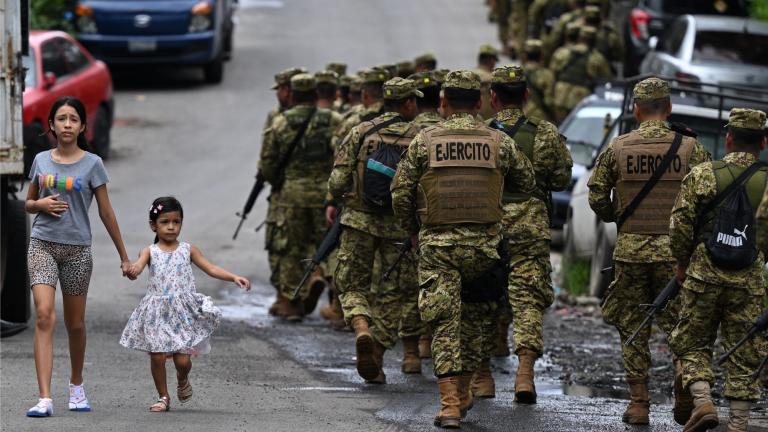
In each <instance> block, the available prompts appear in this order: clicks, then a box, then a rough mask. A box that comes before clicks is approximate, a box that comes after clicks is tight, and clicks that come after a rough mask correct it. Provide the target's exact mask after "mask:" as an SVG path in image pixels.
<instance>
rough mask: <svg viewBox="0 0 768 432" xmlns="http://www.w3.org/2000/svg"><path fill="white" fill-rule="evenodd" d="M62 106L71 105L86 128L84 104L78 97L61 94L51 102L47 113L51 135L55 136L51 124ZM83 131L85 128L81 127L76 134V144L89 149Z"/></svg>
mask: <svg viewBox="0 0 768 432" xmlns="http://www.w3.org/2000/svg"><path fill="white" fill-rule="evenodd" d="M63 106H71V107H72V108H74V109H75V111H77V115H78V116H79V117H80V123H82V124H83V125H84V126H85V127H86V128H87V127H88V126H87V125H88V117H87V116H86V114H85V105H83V103H82V102H81V101H80V99H78V98H75V97H72V96H62V97H60V98H59V99H57V100H56V102H54V103H53V106H51V112H49V113H48V128H49V132H50V133H51V134H52V135H53V137H54V138H57V137H56V131H55V130H53V124H54V121H55V119H56V112H57V111H58V110H59V108H61V107H63ZM85 131H86V129H83V131H82V132H80V134H78V135H77V146H78V147H80V149H82V150H85V151H91V147H90V146H89V145H88V140H87V139H85ZM57 139H58V138H57Z"/></svg>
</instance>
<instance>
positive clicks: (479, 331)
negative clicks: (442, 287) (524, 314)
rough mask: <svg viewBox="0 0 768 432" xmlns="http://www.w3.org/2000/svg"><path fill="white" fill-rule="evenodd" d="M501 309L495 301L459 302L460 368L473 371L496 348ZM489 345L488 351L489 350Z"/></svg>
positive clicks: (464, 370)
mask: <svg viewBox="0 0 768 432" xmlns="http://www.w3.org/2000/svg"><path fill="white" fill-rule="evenodd" d="M500 314H501V309H500V308H499V307H498V304H497V303H496V302H483V303H462V304H461V343H462V345H461V349H462V350H461V370H462V372H473V371H475V370H477V368H478V366H480V362H482V361H483V360H488V359H489V358H490V355H491V354H492V353H493V352H494V350H495V349H496V339H497V338H496V337H494V336H495V335H496V333H497V332H498V329H499V326H498V322H499V321H498V319H499V315H500ZM489 347H490V351H489Z"/></svg>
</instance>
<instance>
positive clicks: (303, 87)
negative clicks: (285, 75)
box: [291, 73, 317, 91]
mask: <svg viewBox="0 0 768 432" xmlns="http://www.w3.org/2000/svg"><path fill="white" fill-rule="evenodd" d="M316 88H317V82H316V81H315V77H314V76H312V75H310V74H308V73H300V74H297V75H294V76H292V77H291V90H293V91H310V90H314V89H316Z"/></svg>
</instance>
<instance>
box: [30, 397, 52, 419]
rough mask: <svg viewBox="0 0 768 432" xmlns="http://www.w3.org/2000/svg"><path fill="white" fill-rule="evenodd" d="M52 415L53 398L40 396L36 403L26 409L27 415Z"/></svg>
mask: <svg viewBox="0 0 768 432" xmlns="http://www.w3.org/2000/svg"><path fill="white" fill-rule="evenodd" d="M52 415H53V400H52V399H51V398H40V400H39V401H37V405H35V406H33V407H32V408H30V409H29V410H28V411H27V417H50V416H52Z"/></svg>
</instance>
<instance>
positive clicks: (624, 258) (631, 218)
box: [588, 78, 709, 424]
mask: <svg viewBox="0 0 768 432" xmlns="http://www.w3.org/2000/svg"><path fill="white" fill-rule="evenodd" d="M632 94H633V96H634V113H635V118H636V119H637V121H638V122H639V124H640V125H639V127H638V128H637V129H636V130H634V131H632V132H630V133H628V134H624V135H621V136H618V137H616V138H614V139H613V140H612V141H611V143H610V144H609V145H608V147H607V148H606V149H605V150H604V151H603V152H602V153H601V154H600V156H599V157H598V158H597V164H596V166H595V169H594V171H593V172H592V177H591V178H590V179H589V183H588V186H589V205H590V207H592V210H594V212H595V213H596V214H597V216H598V217H599V218H600V219H602V220H603V221H605V222H617V225H618V238H617V239H616V248H615V250H614V252H613V261H614V275H615V276H614V280H613V282H612V283H611V285H610V286H609V287H608V291H607V292H606V296H605V301H604V302H603V319H604V320H605V322H606V323H607V324H611V325H614V326H615V327H616V329H617V330H618V331H619V336H620V337H621V342H622V346H621V349H622V357H623V361H624V370H625V372H626V377H627V383H628V384H629V392H630V396H631V400H630V403H629V406H628V407H627V409H626V411H625V412H624V415H623V417H622V420H623V421H624V422H625V423H629V424H648V411H649V406H650V399H649V397H648V388H647V384H648V369H650V366H651V352H650V350H649V348H648V339H649V338H650V335H651V328H650V327H645V328H644V329H643V330H642V331H640V333H639V334H638V336H637V338H636V339H635V340H634V343H633V344H630V345H629V346H627V345H625V343H624V342H625V341H626V340H627V339H628V338H629V337H630V335H631V334H632V332H633V331H635V329H636V328H637V327H639V325H640V323H641V322H642V321H643V319H644V315H645V314H644V312H643V310H642V309H641V305H643V304H650V303H652V302H653V300H654V299H655V298H656V296H657V295H658V294H659V293H660V292H661V290H663V289H664V287H665V286H666V284H667V282H668V281H669V279H670V278H671V277H672V274H673V268H672V266H673V260H674V258H673V257H672V255H671V252H670V247H669V244H670V239H669V235H668V233H669V229H668V225H669V215H670V212H671V211H672V206H673V205H674V197H675V195H677V192H678V191H679V189H680V182H681V181H682V179H683V177H684V176H685V175H686V174H687V173H688V172H689V171H690V168H692V167H694V166H696V165H698V164H700V163H702V162H706V161H708V160H709V153H707V151H706V150H705V149H704V147H702V146H701V144H699V142H698V141H696V139H695V138H693V137H691V136H685V135H683V134H681V133H679V132H674V131H672V130H671V129H670V126H669V125H668V124H667V122H666V119H667V117H669V114H670V113H671V112H672V105H671V103H670V100H669V94H670V93H669V84H668V83H667V82H666V81H663V80H661V79H659V78H648V79H645V80H643V81H640V82H639V83H637V85H635V88H634V89H633V92H632ZM686 133H687V132H686ZM676 140H679V146H680V147H679V149H678V150H677V151H676V156H675V163H673V164H672V165H671V166H670V168H669V170H668V172H666V173H665V174H664V175H663V176H662V177H661V179H660V180H659V181H658V182H657V183H656V184H655V185H653V184H652V188H651V189H650V192H649V193H647V196H642V195H640V193H639V192H640V189H641V188H642V187H643V186H644V185H645V184H646V183H647V182H649V180H650V179H651V175H652V173H653V171H654V169H648V165H639V162H638V161H642V160H650V161H660V160H661V159H663V158H664V156H665V155H666V154H667V153H668V152H669V151H670V148H672V146H671V145H670V144H672V143H674V142H675V141H676ZM673 150H674V149H673ZM655 163H656V164H659V163H660V162H655ZM612 192H613V196H614V197H615V198H614V200H612V199H611V195H612ZM638 196H639V198H636V197H638ZM679 306H680V303H679V301H673V302H671V303H670V304H669V305H668V306H667V308H666V310H665V311H664V312H662V313H661V315H659V316H658V320H657V324H658V325H659V327H660V328H661V329H662V330H663V331H664V332H665V333H666V334H667V335H669V334H670V332H671V331H672V328H673V327H674V325H675V323H676V322H677V317H678V314H677V312H678V311H679ZM675 366H676V367H675V374H676V382H677V380H678V379H679V375H680V370H679V364H678V363H677V362H675ZM676 387H677V386H676ZM690 403H691V400H690V395H688V394H684V392H683V391H680V389H676V391H675V419H676V420H677V419H679V416H680V413H681V412H683V411H685V409H686V406H688V405H689V404H690Z"/></svg>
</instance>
